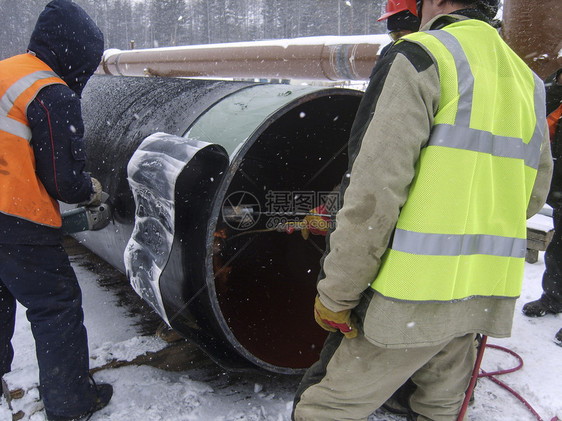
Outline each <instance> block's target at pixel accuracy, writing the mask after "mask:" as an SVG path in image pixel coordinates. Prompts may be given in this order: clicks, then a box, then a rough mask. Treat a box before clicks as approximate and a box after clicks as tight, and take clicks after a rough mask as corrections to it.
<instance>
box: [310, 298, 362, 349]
mask: <svg viewBox="0 0 562 421" xmlns="http://www.w3.org/2000/svg"><path fill="white" fill-rule="evenodd" d="M314 319H315V320H316V323H318V324H319V325H320V327H321V328H322V329H324V330H327V331H328V332H336V331H338V330H339V331H340V332H341V333H343V334H344V335H345V337H346V338H348V339H352V338H355V337H356V336H357V328H356V327H355V326H354V325H353V322H352V321H351V310H343V311H337V312H334V311H332V310H329V309H327V308H326V307H325V306H324V304H322V301H320V298H318V295H317V296H316V299H315V300H314Z"/></svg>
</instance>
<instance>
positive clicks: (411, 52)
mask: <svg viewBox="0 0 562 421" xmlns="http://www.w3.org/2000/svg"><path fill="white" fill-rule="evenodd" d="M398 54H400V55H403V56H404V57H406V59H407V60H408V61H409V62H410V63H411V64H412V66H414V67H415V69H416V70H417V71H418V72H423V71H424V70H427V69H428V68H429V67H431V66H434V65H435V61H434V60H433V57H432V56H431V55H430V54H429V53H428V52H427V51H426V50H425V49H424V48H423V47H422V46H420V45H419V44H418V43H415V42H411V41H409V40H407V39H400V40H398V42H396V43H395V44H394V45H393V46H392V48H390V50H389V51H388V53H387V56H388V58H389V59H391V60H394V59H395V58H396V56H397V55H398Z"/></svg>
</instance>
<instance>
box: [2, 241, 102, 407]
mask: <svg viewBox="0 0 562 421" xmlns="http://www.w3.org/2000/svg"><path fill="white" fill-rule="evenodd" d="M16 300H17V301H19V302H20V303H21V304H22V305H23V306H25V307H26V308H27V313H26V314H27V319H28V320H29V322H30V323H31V331H32V333H33V336H34V338H35V350H36V354H37V361H38V364H39V382H40V393H41V397H42V399H43V403H44V405H45V410H46V412H47V414H52V415H57V416H67V415H68V416H74V415H77V414H82V413H84V412H86V411H88V410H89V409H90V408H91V406H92V403H93V401H94V391H93V388H92V387H91V385H90V381H89V378H88V366H89V362H88V340H87V334H86V328H85V327H84V324H83V318H84V316H83V312H82V293H81V290H80V286H79V285H78V281H77V279H76V275H75V273H74V270H73V269H72V267H71V266H70V262H69V259H68V255H67V254H66V251H65V250H64V249H63V247H62V246H61V245H14V244H0V315H1V319H0V374H2V375H3V374H5V373H7V372H9V371H10V368H11V363H12V358H13V349H12V346H11V339H12V336H13V334H14V322H15V315H16Z"/></svg>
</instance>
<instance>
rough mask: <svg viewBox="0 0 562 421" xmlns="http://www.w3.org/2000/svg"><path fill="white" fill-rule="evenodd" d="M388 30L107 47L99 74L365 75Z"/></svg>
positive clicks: (314, 77) (360, 77) (349, 77)
mask: <svg viewBox="0 0 562 421" xmlns="http://www.w3.org/2000/svg"><path fill="white" fill-rule="evenodd" d="M389 41H390V38H389V37H388V36H387V35H369V36H365V37H355V36H350V37H312V38H297V39H290V40H277V41H261V42H257V43H251V42H248V43H243V42H240V43H226V44H211V45H196V46H184V47H168V48H152V49H142V50H129V51H121V50H107V51H106V52H105V54H104V57H103V59H102V63H101V65H100V67H99V68H98V71H97V73H98V74H108V75H119V76H165V77H207V78H212V77H228V78H267V79H272V78H279V79H286V78H289V79H304V80H366V79H368V78H369V76H370V74H371V71H372V69H373V66H374V65H375V62H376V60H377V58H378V52H379V50H380V47H382V46H384V45H385V44H387V43H388V42H389Z"/></svg>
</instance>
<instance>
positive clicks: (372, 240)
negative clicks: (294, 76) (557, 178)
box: [293, 0, 552, 421]
mask: <svg viewBox="0 0 562 421" xmlns="http://www.w3.org/2000/svg"><path fill="white" fill-rule="evenodd" d="M497 9H498V1H497V0H423V1H418V16H419V17H420V20H421V30H420V32H417V33H413V34H410V35H406V36H404V37H403V38H401V40H399V41H398V42H396V43H395V44H394V45H393V46H392V48H391V49H390V50H389V51H388V53H387V54H386V55H385V57H383V58H382V61H384V65H377V68H376V70H375V72H374V74H373V76H372V78H371V80H370V83H369V86H368V88H367V90H366V92H365V95H364V98H363V100H362V102H361V105H360V107H359V110H358V113H357V116H356V119H355V122H354V125H353V127H352V130H351V135H350V142H349V156H350V166H349V171H348V173H347V174H346V176H345V177H344V178H343V182H342V194H341V196H342V197H343V205H342V207H341V209H340V210H339V212H338V213H337V215H336V224H335V229H333V231H331V232H330V233H329V235H328V238H327V251H326V253H325V255H324V257H323V259H322V271H321V274H320V278H319V282H318V296H317V297H316V301H315V305H314V313H315V317H316V320H317V322H318V324H319V325H320V326H321V327H323V328H324V329H326V330H328V331H331V332H332V333H330V335H329V336H328V339H327V341H326V343H325V345H324V348H323V350H322V353H321V356H320V361H318V362H317V363H315V364H314V365H313V366H312V367H311V368H310V369H309V370H308V371H307V373H306V374H305V376H304V378H303V380H302V382H301V385H300V386H299V389H298V391H297V394H296V397H295V405H294V411H293V418H294V419H295V420H298V421H304V420H310V421H312V420H313V421H328V420H331V421H333V420H365V419H367V417H368V416H369V414H371V413H372V412H373V411H375V410H376V409H377V408H379V407H380V406H381V405H382V404H383V403H384V402H385V401H386V400H387V399H388V398H389V397H390V396H391V395H392V394H393V393H394V392H395V391H396V390H397V389H398V388H399V387H400V386H401V385H402V384H404V383H405V382H406V381H407V380H408V379H410V378H411V380H412V381H413V383H414V384H415V386H416V388H415V391H414V392H413V393H412V395H411V397H410V399H409V402H408V403H409V405H410V408H411V411H412V412H411V414H410V415H411V418H412V419H417V420H419V421H421V420H439V421H446V420H456V419H457V416H458V415H459V412H460V410H461V407H462V403H463V400H464V395H465V391H466V390H467V386H468V384H469V381H470V377H471V372H472V369H473V367H474V364H475V359H476V348H475V346H474V341H475V335H476V334H477V333H481V334H485V335H489V336H493V337H498V338H502V337H508V336H510V334H511V326H512V320H513V311H514V306H515V301H516V300H517V298H518V296H519V294H520V292H521V284H522V280H523V268H524V258H525V251H526V220H527V218H528V217H530V216H532V215H533V214H535V213H536V212H537V211H538V210H540V209H541V208H542V206H543V205H544V203H545V199H546V197H547V193H548V189H549V184H550V177H551V173H552V158H551V156H550V144H549V139H548V132H547V124H546V115H545V114H546V112H545V105H544V104H545V91H544V84H543V82H542V81H541V79H540V78H539V77H538V76H537V75H535V74H534V73H533V72H532V71H531V70H530V69H529V67H527V66H526V65H525V63H524V62H523V61H522V60H521V59H520V58H519V57H518V56H517V55H516V54H515V53H514V52H513V51H512V50H511V49H510V48H509V47H508V46H507V44H506V43H505V42H504V41H503V40H502V39H501V38H500V36H499V35H498V33H497V30H496V29H494V28H493V27H492V26H491V25H490V22H491V20H492V19H493V18H494V17H495V15H496V12H497Z"/></svg>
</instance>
